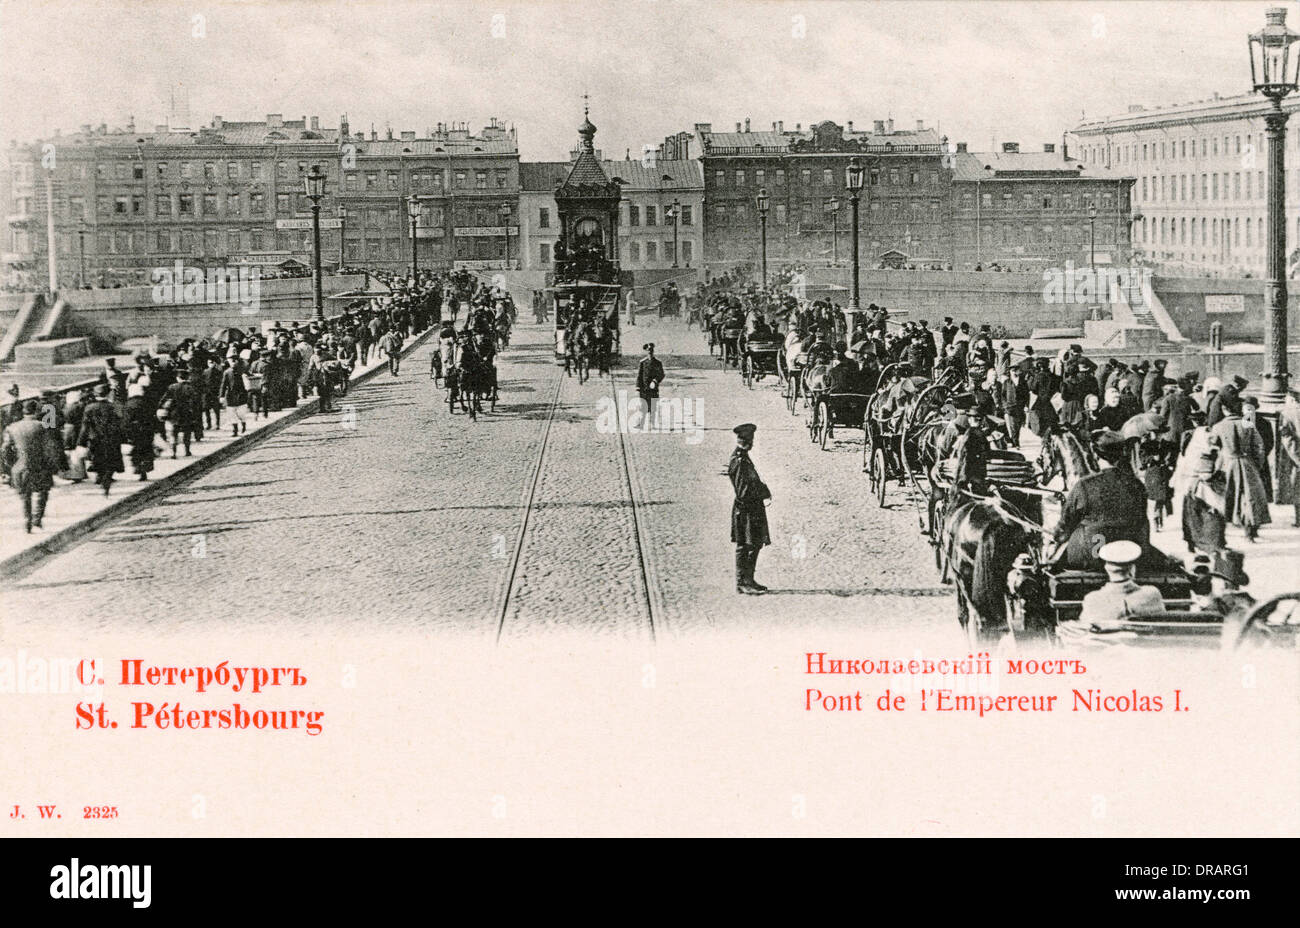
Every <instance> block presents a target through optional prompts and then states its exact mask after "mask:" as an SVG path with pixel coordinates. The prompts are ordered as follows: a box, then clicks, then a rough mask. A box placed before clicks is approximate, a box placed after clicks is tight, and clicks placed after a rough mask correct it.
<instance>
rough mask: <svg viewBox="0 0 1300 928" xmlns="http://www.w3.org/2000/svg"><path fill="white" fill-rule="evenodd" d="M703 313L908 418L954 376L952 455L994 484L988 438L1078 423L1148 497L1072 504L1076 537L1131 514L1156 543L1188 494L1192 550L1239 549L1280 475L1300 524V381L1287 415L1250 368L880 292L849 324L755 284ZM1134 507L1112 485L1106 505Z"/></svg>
mask: <svg viewBox="0 0 1300 928" xmlns="http://www.w3.org/2000/svg"><path fill="white" fill-rule="evenodd" d="M705 319H706V324H707V326H708V327H709V330H710V344H711V345H712V344H714V343H715V342H716V343H717V344H719V345H720V347H721V351H722V352H723V356H724V358H727V359H728V360H729V361H730V363H733V364H734V363H736V362H737V359H738V353H739V351H738V344H740V343H741V339H742V338H743V339H744V340H745V341H749V340H754V339H763V338H771V337H775V338H780V339H782V341H783V346H782V350H783V351H784V353H785V358H784V360H785V364H786V368H787V369H788V370H798V369H801V368H804V369H806V368H813V367H816V366H818V365H824V366H825V367H826V369H827V371H826V373H825V380H824V388H825V389H827V390H828V391H829V392H832V393H843V394H859V395H863V394H872V393H874V392H875V391H877V390H880V391H881V397H882V398H881V402H880V403H879V406H878V409H877V412H878V413H879V414H881V415H882V416H884V417H886V418H887V417H889V416H891V415H893V416H898V417H901V416H902V414H903V412H904V410H905V409H906V408H907V406H908V404H909V403H910V402H911V401H912V400H913V399H914V398H915V396H916V395H917V394H918V393H919V391H920V390H922V389H924V387H925V385H927V384H929V383H931V382H933V381H935V380H937V379H944V380H945V381H946V382H947V383H949V384H950V385H951V386H952V387H953V391H952V392H953V394H954V395H955V396H958V397H960V398H961V401H960V402H958V403H950V404H949V405H948V406H946V407H945V408H944V410H943V414H944V417H945V419H946V422H945V426H944V429H943V432H942V436H943V437H942V438H941V445H942V446H941V447H940V449H939V452H940V454H941V455H942V454H948V453H951V452H952V451H953V449H954V448H956V447H958V445H959V444H960V446H961V448H962V449H963V450H965V451H967V453H968V454H969V456H970V457H971V460H962V461H958V462H957V466H956V468H955V470H956V472H957V474H958V477H959V480H960V481H967V482H974V483H976V484H978V483H979V482H980V479H981V475H982V471H983V468H982V465H981V463H980V461H979V460H976V459H977V458H978V457H979V455H978V453H975V452H974V449H978V448H979V447H981V446H984V447H987V445H988V442H989V441H990V440H996V442H997V443H998V444H999V445H1001V446H1004V447H1008V448H1012V449H1015V448H1018V447H1019V446H1020V443H1021V441H1022V439H1023V438H1024V436H1025V435H1026V434H1027V433H1032V434H1033V435H1035V436H1037V438H1038V439H1040V440H1041V441H1043V442H1046V441H1047V440H1048V439H1049V436H1051V435H1052V434H1054V433H1060V432H1069V433H1072V434H1073V435H1074V436H1076V437H1077V438H1078V439H1079V441H1080V442H1081V444H1082V446H1083V447H1084V448H1086V449H1087V451H1088V453H1089V454H1090V455H1093V456H1095V458H1096V460H1097V462H1098V466H1100V467H1101V468H1103V469H1109V468H1111V467H1113V468H1115V469H1116V470H1117V472H1118V473H1119V474H1123V475H1126V477H1128V478H1129V479H1130V480H1131V482H1126V483H1125V486H1126V487H1129V488H1132V487H1137V488H1138V489H1139V491H1140V492H1139V493H1138V494H1137V498H1138V499H1139V502H1140V504H1141V506H1140V508H1138V509H1136V511H1131V512H1118V511H1112V512H1107V513H1102V514H1100V515H1098V514H1096V513H1094V514H1091V516H1086V517H1079V518H1076V516H1080V515H1081V514H1078V513H1075V514H1071V513H1069V512H1067V514H1066V518H1065V519H1064V522H1065V526H1066V531H1065V534H1066V535H1069V534H1070V533H1071V531H1072V530H1073V529H1079V528H1080V527H1081V526H1084V524H1085V523H1086V524H1087V525H1088V526H1095V525H1096V524H1100V523H1107V524H1109V525H1111V526H1112V528H1113V527H1114V525H1115V523H1128V524H1129V527H1130V528H1131V532H1129V533H1125V532H1124V531H1120V532H1119V533H1118V537H1128V534H1131V535H1132V536H1133V537H1134V539H1135V540H1136V539H1138V538H1140V539H1141V540H1143V541H1144V542H1145V540H1146V539H1147V537H1148V534H1149V525H1148V519H1150V521H1152V522H1154V523H1155V525H1156V527H1157V528H1159V527H1161V526H1162V524H1163V521H1164V518H1165V516H1167V515H1169V514H1171V513H1172V512H1173V511H1174V505H1173V504H1174V502H1175V500H1176V499H1181V501H1182V506H1181V511H1182V528H1183V535H1184V539H1185V541H1186V543H1187V546H1188V548H1189V551H1201V552H1213V551H1217V550H1221V549H1223V548H1224V547H1225V546H1226V539H1225V537H1224V532H1225V527H1226V526H1227V525H1228V524H1234V525H1237V526H1239V527H1240V528H1241V529H1242V530H1243V534H1244V536H1245V538H1246V539H1247V540H1248V541H1255V540H1256V539H1257V538H1258V536H1259V532H1260V529H1261V527H1262V526H1264V525H1266V524H1268V523H1269V522H1270V520H1271V517H1270V512H1269V504H1270V503H1271V502H1274V501H1275V500H1274V486H1275V484H1276V486H1277V487H1278V492H1277V494H1276V496H1277V498H1276V502H1281V503H1286V504H1288V505H1289V506H1291V508H1292V513H1293V525H1295V526H1300V398H1298V397H1297V394H1296V393H1295V392H1294V391H1293V392H1292V393H1291V394H1290V395H1289V396H1288V397H1287V398H1286V401H1285V405H1284V406H1283V408H1282V410H1281V413H1280V415H1279V416H1278V418H1277V420H1276V422H1277V425H1276V428H1275V427H1274V425H1273V423H1272V422H1270V421H1269V419H1268V418H1267V417H1264V416H1261V415H1259V402H1258V400H1257V398H1256V397H1254V396H1252V395H1249V394H1248V393H1247V390H1248V388H1249V381H1248V380H1247V379H1246V378H1244V377H1241V376H1236V377H1232V378H1231V379H1227V380H1226V381H1225V380H1223V379H1221V378H1219V377H1215V376H1210V377H1206V378H1204V379H1202V377H1201V375H1200V373H1199V372H1197V371H1186V372H1183V373H1181V375H1180V376H1177V377H1171V376H1167V375H1166V371H1167V369H1168V363H1167V362H1166V361H1165V360H1164V359H1163V358H1152V359H1140V360H1136V361H1134V360H1131V359H1130V360H1127V361H1124V360H1120V359H1117V358H1109V359H1106V360H1105V361H1104V362H1102V363H1100V364H1098V363H1097V361H1095V360H1094V359H1093V358H1091V357H1088V356H1087V354H1086V353H1085V352H1084V350H1083V348H1082V346H1081V345H1079V344H1070V345H1067V346H1065V347H1062V348H1060V349H1059V350H1055V351H1053V352H1052V353H1051V354H1050V355H1048V354H1046V353H1044V354H1039V353H1038V352H1036V350H1035V348H1034V346H1033V345H1031V344H1022V345H1020V346H1019V347H1013V346H1012V345H1011V343H1010V342H1009V341H1008V340H1006V339H999V338H995V336H994V334H993V331H992V328H991V326H989V325H987V324H984V325H976V326H972V325H971V324H970V323H968V322H957V321H954V320H953V319H952V318H951V317H945V318H944V319H943V321H942V323H941V324H940V325H939V326H937V327H935V328H931V326H930V323H929V321H928V320H924V319H920V320H906V321H903V322H901V324H900V323H899V322H897V321H896V320H892V319H891V318H890V314H889V312H888V310H887V309H886V308H884V307H879V306H876V305H874V304H872V305H870V306H867V307H866V309H865V310H864V312H862V313H860V314H857V315H855V317H854V321H853V324H852V331H851V332H846V329H847V328H848V322H847V320H846V316H845V314H844V313H843V312H842V311H841V310H840V307H838V306H836V305H834V304H832V303H829V302H826V301H814V302H807V301H801V300H798V299H796V298H795V297H794V296H793V295H791V294H790V293H783V292H782V290H781V288H777V287H771V288H768V289H760V288H758V287H755V286H753V285H745V284H744V283H743V282H742V283H740V284H739V285H737V284H735V283H734V282H733V284H732V285H731V286H720V287H717V288H715V289H714V291H713V292H712V293H710V294H709V295H708V296H707V309H706V310H705ZM968 433H969V434H968ZM1270 461H1276V467H1277V468H1278V470H1279V473H1278V474H1276V475H1274V474H1273V473H1272V465H1271V464H1270ZM1275 477H1276V478H1277V479H1276V480H1275V479H1274V478H1275ZM1121 506H1122V504H1121V502H1120V501H1119V500H1118V499H1117V498H1111V499H1107V500H1101V501H1098V502H1097V503H1096V505H1095V506H1094V508H1096V507H1100V508H1102V509H1110V510H1117V509H1118V508H1121ZM1090 519H1091V520H1092V521H1090ZM1112 534H1114V533H1113V532H1112ZM1108 537H1109V536H1108ZM1061 541H1062V543H1064V542H1065V539H1064V538H1062V539H1061ZM1091 554H1092V555H1095V552H1091ZM1081 560H1083V559H1081ZM1092 560H1093V561H1095V556H1094V557H1093V558H1092Z"/></svg>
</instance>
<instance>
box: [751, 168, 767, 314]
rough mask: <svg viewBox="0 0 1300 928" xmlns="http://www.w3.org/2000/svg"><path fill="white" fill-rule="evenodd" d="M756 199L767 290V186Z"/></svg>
mask: <svg viewBox="0 0 1300 928" xmlns="http://www.w3.org/2000/svg"><path fill="white" fill-rule="evenodd" d="M754 201H755V202H756V203H757V204H758V223H759V236H760V238H761V241H762V255H763V289H764V290H766V289H767V207H768V203H769V202H770V200H769V198H768V195H767V188H766V187H759V188H758V196H756V197H755V198H754Z"/></svg>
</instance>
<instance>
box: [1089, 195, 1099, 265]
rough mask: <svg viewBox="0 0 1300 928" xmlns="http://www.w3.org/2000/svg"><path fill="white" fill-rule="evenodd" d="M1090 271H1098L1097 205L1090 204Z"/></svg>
mask: <svg viewBox="0 0 1300 928" xmlns="http://www.w3.org/2000/svg"><path fill="white" fill-rule="evenodd" d="M1088 270H1090V271H1092V272H1093V273H1094V274H1095V273H1096V271H1097V204H1096V203H1089V204H1088Z"/></svg>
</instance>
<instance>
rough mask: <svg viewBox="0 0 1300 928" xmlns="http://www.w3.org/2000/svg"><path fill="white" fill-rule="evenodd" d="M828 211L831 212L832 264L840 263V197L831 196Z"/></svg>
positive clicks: (835, 265)
mask: <svg viewBox="0 0 1300 928" xmlns="http://www.w3.org/2000/svg"><path fill="white" fill-rule="evenodd" d="M826 212H828V213H830V214H831V266H832V267H839V264H840V198H839V197H831V198H830V200H829V201H828V202H827V204H826Z"/></svg>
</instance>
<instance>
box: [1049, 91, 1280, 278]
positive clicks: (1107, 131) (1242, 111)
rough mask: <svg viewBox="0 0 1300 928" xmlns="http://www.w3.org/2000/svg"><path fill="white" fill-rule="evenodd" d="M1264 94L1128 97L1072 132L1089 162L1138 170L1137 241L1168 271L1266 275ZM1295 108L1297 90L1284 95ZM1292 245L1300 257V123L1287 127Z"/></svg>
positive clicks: (1138, 247) (1266, 104)
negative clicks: (1135, 100)
mask: <svg viewBox="0 0 1300 928" xmlns="http://www.w3.org/2000/svg"><path fill="white" fill-rule="evenodd" d="M1269 107H1270V104H1269V102H1268V101H1267V100H1265V99H1264V98H1262V97H1260V96H1258V95H1240V96H1231V97H1220V96H1218V95H1217V94H1216V95H1215V96H1214V97H1213V98H1211V99H1209V100H1198V101H1195V102H1192V103H1182V104H1176V105H1171V106H1161V107H1150V108H1148V107H1143V106H1131V107H1129V110H1128V112H1126V113H1123V114H1120V115H1116V116H1109V117H1105V118H1101V119H1091V120H1088V121H1086V122H1084V123H1082V124H1080V125H1079V126H1076V127H1075V129H1074V130H1073V131H1072V132H1071V133H1070V138H1071V142H1070V146H1071V149H1072V150H1073V151H1075V152H1076V153H1077V155H1078V157H1079V158H1080V159H1081V160H1082V161H1083V162H1084V164H1086V165H1089V166H1092V165H1097V166H1101V167H1106V168H1114V169H1117V170H1120V171H1122V172H1124V173H1126V174H1131V175H1134V176H1135V177H1136V178H1137V182H1136V184H1135V186H1134V189H1133V194H1134V207H1133V209H1134V215H1133V220H1134V223H1133V246H1134V248H1135V249H1136V250H1137V251H1138V253H1139V254H1140V255H1142V256H1143V257H1144V258H1145V259H1146V260H1147V261H1148V262H1149V263H1151V264H1152V265H1153V266H1155V267H1157V268H1159V269H1160V270H1162V271H1164V272H1166V273H1171V274H1194V275H1195V274H1205V275H1210V276H1229V277H1241V276H1254V277H1259V276H1263V274H1264V273H1265V270H1266V266H1267V256H1266V247H1265V243H1266V239H1267V233H1266V231H1265V222H1266V218H1265V217H1266V214H1267V210H1268V200H1267V195H1268V191H1267V189H1266V185H1267V181H1266V175H1267V170H1268V158H1267V150H1266V140H1265V137H1264V131H1265V129H1264V114H1265V112H1266V111H1267V110H1268V109H1269ZM1283 108H1284V109H1285V110H1286V111H1287V112H1291V113H1294V112H1295V111H1296V110H1297V109H1300V100H1296V99H1289V100H1285V101H1283ZM1286 158H1287V165H1288V167H1289V168H1290V170H1289V171H1288V175H1289V176H1288V177H1287V191H1286V194H1287V196H1286V229H1287V236H1288V243H1287V254H1288V255H1289V256H1290V261H1289V264H1290V267H1291V269H1292V274H1293V275H1294V270H1295V267H1296V259H1297V257H1300V252H1298V251H1297V246H1300V169H1298V168H1297V166H1300V125H1297V124H1296V122H1295V121H1292V122H1291V123H1290V124H1289V125H1288V128H1287V134H1286Z"/></svg>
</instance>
